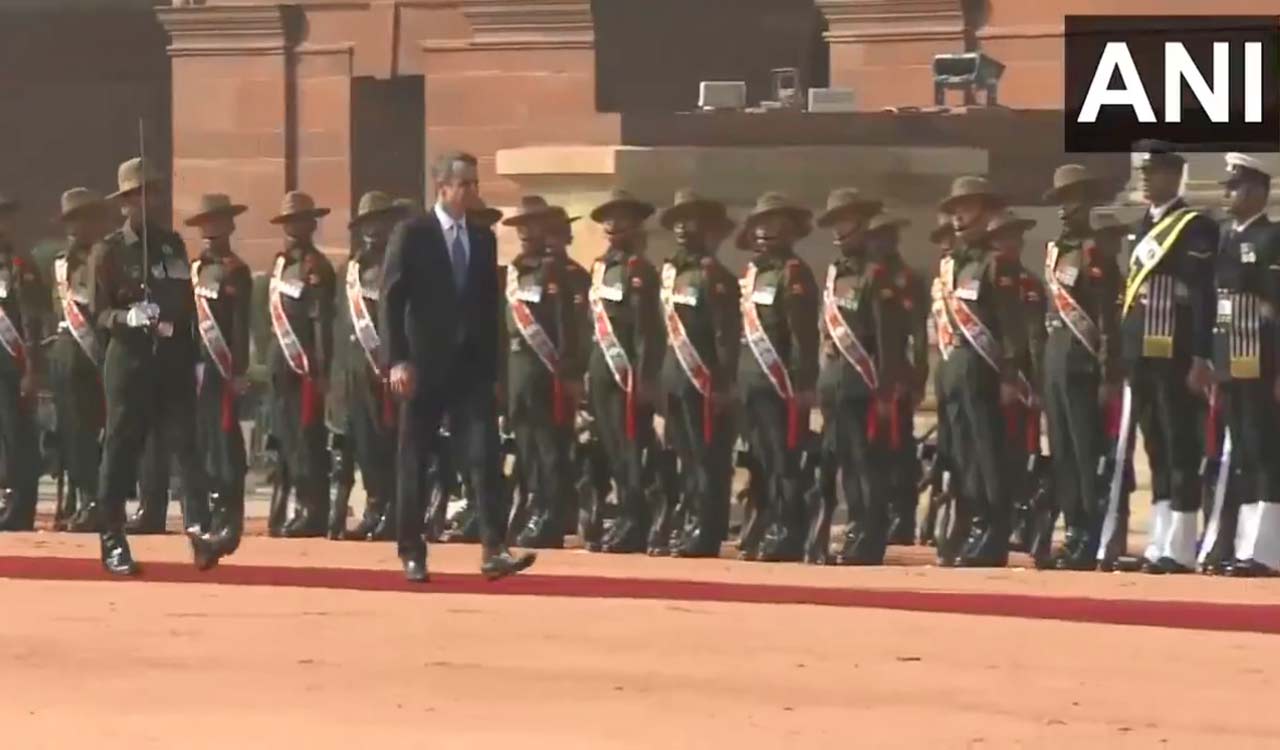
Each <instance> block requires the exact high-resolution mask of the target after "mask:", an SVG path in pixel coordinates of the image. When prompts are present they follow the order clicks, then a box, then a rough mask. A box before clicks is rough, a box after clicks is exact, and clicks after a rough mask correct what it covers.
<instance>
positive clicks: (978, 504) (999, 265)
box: [939, 177, 1027, 567]
mask: <svg viewBox="0 0 1280 750" xmlns="http://www.w3.org/2000/svg"><path fill="white" fill-rule="evenodd" d="M1003 203H1004V202H1003V200H1002V199H1001V198H1000V197H999V196H998V195H997V194H996V193H995V191H993V190H992V188H991V186H990V184H989V183H988V182H987V180H986V179H985V178H982V177H960V178H957V179H956V181H955V182H954V183H953V184H952V187H951V194H950V195H949V196H948V197H947V198H946V199H945V200H943V201H942V203H941V206H940V208H941V209H942V210H943V211H945V212H947V213H949V214H950V215H951V218H952V223H953V224H954V225H955V229H956V237H957V243H956V248H955V249H954V250H953V252H952V254H951V256H950V258H947V259H944V260H943V262H942V266H941V268H940V274H939V275H940V277H941V280H942V286H943V296H944V300H945V303H946V306H947V317H948V320H949V323H950V325H951V327H952V328H953V329H954V331H955V334H956V335H955V349H954V350H953V351H952V352H951V356H950V357H949V358H948V361H947V366H946V367H945V368H944V369H943V370H942V371H941V372H940V376H941V377H942V378H943V383H942V387H943V390H944V398H945V401H946V409H947V419H948V421H949V429H951V431H952V434H951V436H950V441H951V448H952V451H953V453H954V456H955V460H956V463H957V464H958V466H960V467H961V469H960V470H961V472H962V473H963V477H962V480H961V483H960V484H961V487H960V491H959V493H958V494H959V496H960V497H961V499H962V502H961V511H962V512H966V513H967V515H968V516H969V517H970V519H971V521H970V533H969V538H968V541H967V542H965V543H964V545H963V547H962V549H961V550H960V551H959V556H958V559H957V560H955V563H956V564H959V565H962V566H966V567H1002V566H1004V565H1005V564H1006V562H1007V559H1008V547H1009V521H1010V515H1011V512H1012V511H1011V507H1010V496H1009V487H1008V471H1007V467H1008V463H1007V458H1006V455H1007V451H1006V445H1005V443H1006V439H1005V422H1004V416H1003V414H1002V408H1004V407H1009V406H1012V405H1013V404H1015V403H1017V402H1018V400H1019V399H1020V397H1021V396H1022V393H1023V391H1024V388H1023V387H1022V386H1021V385H1020V381H1021V375H1022V373H1021V370H1020V367H1021V365H1022V363H1023V362H1024V360H1025V357H1026V356H1027V354H1026V352H1027V342H1026V324H1025V321H1024V320H1023V316H1024V314H1025V313H1024V311H1023V307H1022V299H1021V295H1020V293H1019V275H1020V272H1019V268H1018V266H1017V265H1015V264H1012V263H1010V262H1008V260H1007V259H1005V258H1004V257H1003V256H1001V254H1000V253H998V252H996V251H995V250H994V249H993V248H992V247H991V246H990V245H989V244H988V243H987V242H986V241H985V240H984V239H982V237H983V236H984V235H985V234H986V232H987V227H988V224H989V223H990V221H991V219H992V218H993V217H994V216H995V214H996V212H997V211H999V209H1000V208H1001V207H1002V206H1003ZM943 562H944V563H950V562H951V561H949V560H946V559H944V560H943Z"/></svg>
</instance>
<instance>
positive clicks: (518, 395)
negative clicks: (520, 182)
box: [501, 209, 586, 548]
mask: <svg viewBox="0 0 1280 750" xmlns="http://www.w3.org/2000/svg"><path fill="white" fill-rule="evenodd" d="M545 212H546V210H545V209H537V210H535V211H532V212H527V213H525V214H522V215H517V216H513V217H510V218H508V219H507V220H505V222H504V223H507V222H510V223H514V222H519V221H525V220H528V219H529V218H530V217H531V216H533V215H536V214H538V213H545ZM509 225H510V224H509ZM568 271H569V269H568V264H567V263H566V261H565V260H564V259H563V258H560V257H556V256H551V255H543V254H529V253H522V254H520V255H518V256H516V258H515V259H514V260H512V262H511V266H510V267H509V268H508V269H507V276H506V278H505V279H502V280H501V281H504V282H506V284H507V285H508V288H507V293H506V294H505V295H504V296H503V297H502V300H503V307H504V312H503V316H502V321H503V323H504V328H503V331H504V335H505V339H506V341H505V347H504V348H505V352H506V354H505V359H506V362H505V380H506V386H507V419H508V420H509V426H510V428H511V430H512V432H513V433H514V434H515V440H516V452H517V455H518V456H519V462H520V467H521V471H522V472H523V475H524V477H525V491H526V492H527V493H528V495H529V501H528V521H527V523H526V524H525V526H524V527H523V528H522V529H520V530H519V531H518V533H517V536H516V544H517V545H519V546H521V547H539V548H559V547H562V546H564V533H565V528H566V524H567V523H568V522H567V520H566V518H565V514H566V511H567V510H568V509H569V505H568V502H567V499H568V496H569V495H570V493H571V491H572V486H573V484H572V475H571V472H570V470H569V448H570V445H571V443H572V441H573V437H574V431H573V426H574V415H575V410H576V404H575V403H574V402H573V401H572V400H571V399H570V397H569V394H568V393H566V392H565V390H564V388H565V384H567V383H580V382H581V379H582V373H583V370H584V367H585V354H586V352H585V351H584V350H583V349H581V348H580V347H581V337H580V334H579V326H580V324H581V322H582V321H581V318H580V317H578V314H577V313H578V308H577V307H576V306H575V302H574V291H573V288H572V286H571V285H570V282H569V277H568ZM513 282H514V288H512V287H511V284H512V283H513ZM509 295H510V296H514V298H515V302H516V303H518V304H519V305H520V306H521V308H523V311H527V313H528V314H529V315H531V316H532V318H531V319H525V318H523V317H521V321H522V322H523V325H524V328H523V332H522V325H521V322H518V321H517V318H516V310H515V309H514V308H513V304H512V302H511V300H510V299H509V298H508V296H509ZM521 314H522V316H523V314H524V313H523V312H522V313H521ZM539 331H540V332H541V334H539V333H538V332H539ZM543 336H545V339H543V338H542V337H543ZM534 341H538V342H540V345H544V346H545V347H546V349H544V350H543V351H542V353H541V355H540V354H539V352H538V350H537V349H535V347H534V343H533V342H534ZM543 341H545V344H542V343H541V342H543ZM543 356H546V357H547V358H548V359H549V361H550V365H548V363H547V362H545V361H544V360H543V359H542V357H543ZM552 368H554V369H552Z"/></svg>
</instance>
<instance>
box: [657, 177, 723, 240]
mask: <svg viewBox="0 0 1280 750" xmlns="http://www.w3.org/2000/svg"><path fill="white" fill-rule="evenodd" d="M689 217H699V218H703V219H706V220H707V221H708V222H710V224H712V225H713V226H712V227H711V228H713V229H718V230H721V231H726V233H727V232H728V231H729V230H732V228H733V224H734V223H733V219H730V218H729V209H728V208H726V207H725V205H724V204H723V203H721V202H720V201H718V200H715V199H713V198H705V197H703V196H701V195H699V194H698V193H696V192H694V191H693V190H692V189H690V188H683V189H681V190H677V191H676V195H675V198H674V199H673V200H672V201H671V206H670V207H668V208H666V209H663V211H662V213H661V214H659V215H658V223H659V224H661V225H662V226H663V227H665V228H666V229H668V230H670V229H672V228H673V227H675V225H676V222H678V221H681V220H683V219H687V218H689Z"/></svg>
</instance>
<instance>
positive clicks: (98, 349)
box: [48, 243, 106, 530]
mask: <svg viewBox="0 0 1280 750" xmlns="http://www.w3.org/2000/svg"><path fill="white" fill-rule="evenodd" d="M89 251H90V248H89V247H87V246H76V245H73V244H71V243H67V246H66V248H65V249H64V250H63V251H62V252H61V253H59V254H58V256H57V258H56V259H55V260H54V264H55V268H60V269H61V268H65V271H63V270H58V271H56V273H54V274H53V275H52V276H51V278H52V279H53V293H52V298H53V307H52V310H51V312H52V319H53V320H54V321H56V322H55V325H56V326H57V333H56V334H55V337H54V340H53V342H52V344H51V345H50V347H49V353H48V367H49V383H50V386H51V387H52V389H53V397H54V403H55V404H56V407H57V410H58V447H59V453H60V455H61V457H62V464H63V466H64V467H65V469H66V472H67V479H68V481H69V482H70V484H71V485H72V487H74V488H75V491H76V493H77V494H78V496H79V502H80V508H79V509H78V510H77V512H76V516H75V518H74V519H73V520H72V522H71V523H70V528H71V529H72V530H90V529H95V530H96V527H97V522H96V518H95V517H96V514H97V507H98V469H99V464H100V461H101V457H102V443H101V440H100V436H101V433H102V428H103V417H104V416H105V408H106V407H105V402H104V400H103V395H102V371H101V369H100V366H101V362H102V354H103V347H102V342H101V340H100V339H99V337H98V331H97V329H96V328H95V327H94V325H93V316H92V313H91V312H90V310H89V306H88V305H89V295H90V292H91V289H92V287H93V278H92V277H91V276H90V273H89ZM63 273H65V283H66V288H65V294H66V296H64V290H63V286H62V282H61V281H59V280H58V278H57V277H58V276H59V275H61V274H63ZM66 305H75V306H76V309H75V311H74V312H73V315H75V314H77V313H78V320H80V321H82V323H81V325H82V327H81V329H80V332H81V335H82V336H83V337H84V339H85V340H84V342H83V343H82V342H81V341H79V340H77V338H76V335H75V334H74V333H73V332H72V329H71V324H70V323H69V322H68V321H67V319H66V317H67V316H66V314H65V312H64V307H65V306H66Z"/></svg>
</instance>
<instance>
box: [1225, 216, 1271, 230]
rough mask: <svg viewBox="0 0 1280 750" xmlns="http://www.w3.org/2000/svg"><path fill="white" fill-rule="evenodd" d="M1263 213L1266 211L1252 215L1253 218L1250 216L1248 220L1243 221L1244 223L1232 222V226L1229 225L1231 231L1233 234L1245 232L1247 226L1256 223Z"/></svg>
mask: <svg viewBox="0 0 1280 750" xmlns="http://www.w3.org/2000/svg"><path fill="white" fill-rule="evenodd" d="M1265 213H1266V211H1259V212H1258V213H1256V214H1254V215H1253V216H1250V217H1249V218H1247V219H1245V220H1244V221H1236V222H1232V224H1231V231H1233V232H1243V231H1244V230H1246V229H1248V228H1249V225H1250V224H1252V223H1253V222H1255V221H1257V220H1258V219H1259V218H1260V217H1262V216H1263V215H1264V214H1265Z"/></svg>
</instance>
